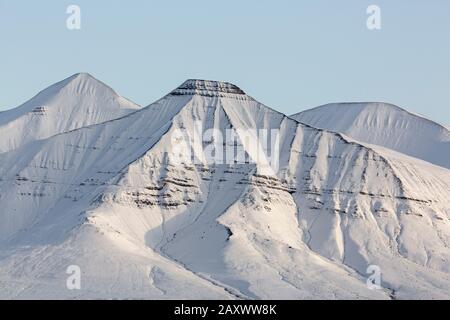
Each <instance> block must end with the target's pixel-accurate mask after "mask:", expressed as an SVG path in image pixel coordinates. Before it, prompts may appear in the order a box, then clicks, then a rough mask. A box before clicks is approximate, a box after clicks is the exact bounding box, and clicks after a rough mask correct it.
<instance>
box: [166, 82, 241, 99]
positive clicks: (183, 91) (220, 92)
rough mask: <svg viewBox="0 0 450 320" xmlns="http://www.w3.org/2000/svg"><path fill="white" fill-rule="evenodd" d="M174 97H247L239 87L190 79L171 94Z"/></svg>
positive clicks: (226, 83) (225, 83)
mask: <svg viewBox="0 0 450 320" xmlns="http://www.w3.org/2000/svg"><path fill="white" fill-rule="evenodd" d="M171 94H172V95H202V96H221V97H222V96H223V97H225V96H231V95H238V96H245V92H244V91H243V90H241V89H240V88H239V87H238V86H236V85H234V84H231V83H228V82H223V81H212V80H199V79H189V80H187V81H185V82H184V83H183V84H182V85H181V86H179V87H178V88H176V89H175V90H174V91H172V93H171Z"/></svg>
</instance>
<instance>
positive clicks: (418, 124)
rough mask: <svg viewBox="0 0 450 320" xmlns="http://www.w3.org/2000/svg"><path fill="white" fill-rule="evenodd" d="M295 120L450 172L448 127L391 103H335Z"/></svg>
mask: <svg viewBox="0 0 450 320" xmlns="http://www.w3.org/2000/svg"><path fill="white" fill-rule="evenodd" d="M292 118H294V119H296V120H298V121H300V122H302V123H305V124H308V125H311V126H313V127H316V128H322V129H325V130H330V131H334V132H340V133H343V134H345V135H347V136H349V137H351V138H353V139H355V140H358V141H361V142H367V143H370V144H375V145H380V146H383V147H386V148H390V149H393V150H396V151H399V152H402V153H405V154H407V155H411V156H413V157H417V158H419V159H423V160H425V161H428V162H431V163H434V164H437V165H439V166H442V167H445V168H447V169H450V131H449V130H448V128H447V127H445V126H443V125H440V124H438V123H436V122H433V121H431V120H428V119H426V118H424V117H422V116H419V115H416V114H413V113H410V112H408V111H406V110H403V109H401V108H399V107H397V106H395V105H392V104H387V103H332V104H327V105H324V106H321V107H317V108H314V109H310V110H306V111H303V112H300V113H298V114H295V115H293V116H292Z"/></svg>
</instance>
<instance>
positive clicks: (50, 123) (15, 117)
mask: <svg viewBox="0 0 450 320" xmlns="http://www.w3.org/2000/svg"><path fill="white" fill-rule="evenodd" d="M139 109H140V107H139V106H138V105H136V104H134V103H132V102H130V101H129V100H127V99H125V98H123V97H121V96H119V95H118V94H117V93H116V92H115V91H114V90H113V89H111V88H110V87H108V86H107V85H105V84H104V83H102V82H100V81H99V80H97V79H95V78H94V77H92V76H91V75H89V74H87V73H79V74H75V75H73V76H71V77H69V78H67V79H65V80H63V81H60V82H58V83H56V84H54V85H52V86H50V87H48V88H47V89H45V90H43V91H41V92H40V93H38V94H37V95H36V96H35V97H34V98H32V99H31V100H29V101H27V102H25V103H24V104H22V105H21V106H19V107H17V108H15V109H12V110H8V111H4V112H1V113H0V136H1V137H2V139H1V140H0V153H1V152H6V151H10V150H14V149H16V148H19V147H20V146H22V145H24V144H26V143H28V142H30V141H34V140H39V139H45V138H48V137H51V136H53V135H55V134H59V133H63V132H67V131H70V130H74V129H78V128H81V127H85V126H89V125H92V124H97V123H101V122H105V121H108V120H112V119H116V118H119V117H121V116H124V115H126V114H129V113H130V112H134V111H136V110H139Z"/></svg>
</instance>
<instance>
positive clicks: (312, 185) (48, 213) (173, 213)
mask: <svg viewBox="0 0 450 320" xmlns="http://www.w3.org/2000/svg"><path fill="white" fill-rule="evenodd" d="M197 121H199V122H201V124H202V126H203V127H204V128H205V129H208V128H216V129H219V130H220V131H222V132H223V131H224V130H225V129H229V128H240V129H251V128H253V129H261V128H265V129H279V130H280V140H279V141H280V148H279V149H274V148H270V149H271V150H269V152H273V153H274V154H276V155H278V156H279V159H280V160H279V167H280V170H279V171H277V172H274V173H270V172H268V171H267V170H266V169H267V168H266V167H264V166H263V164H261V163H260V162H257V163H252V162H251V161H248V163H247V162H243V163H239V162H238V163H234V162H231V164H220V163H216V164H210V163H209V162H207V161H206V159H205V157H204V155H203V154H202V153H201V145H202V143H201V141H200V142H199V141H198V140H197V139H194V138H195V129H194V126H196V125H197ZM180 130H182V131H183V132H185V134H186V135H187V136H188V137H189V139H192V141H191V142H190V146H188V145H185V144H174V143H173V142H177V141H179V138H180ZM224 134H225V133H224ZM217 137H218V136H217V135H214V136H213V137H211V139H210V141H211V143H215V142H216V141H218V139H217ZM227 143H229V142H227ZM256 143H257V142H256V141H254V138H253V137H251V136H250V137H243V136H241V133H240V131H238V141H237V143H236V145H237V146H236V147H237V148H243V149H244V150H245V151H246V152H247V153H248V154H249V156H251V157H253V156H254V152H255V151H254V149H253V148H251V146H252V145H255V144H256ZM216 145H219V146H221V144H216ZM232 145H234V143H232ZM188 148H189V149H191V148H192V149H193V152H194V156H195V158H196V159H197V162H196V163H195V164H193V163H191V162H190V161H185V162H184V163H183V164H180V163H179V157H178V156H179V155H183V154H187V153H188ZM0 177H1V180H0V207H1V208H2V209H1V211H0V221H2V223H1V224H0V287H1V288H2V290H0V298H4V299H28V298H44V299H47V298H57V299H92V298H106V299H111V298H135V299H173V298H183V299H184V298H191V299H195V298H198V299H408V298H412V299H424V298H444V299H448V298H450V274H449V272H450V220H449V219H450V197H449V194H448V190H450V171H449V170H447V169H445V168H442V167H438V166H434V165H431V164H429V163H426V162H423V161H419V160H416V159H414V158H410V157H406V156H404V155H401V154H398V153H393V152H391V151H389V150H385V149H382V150H381V149H380V150H375V149H371V148H368V147H365V146H362V145H360V144H358V143H355V142H351V141H348V140H347V139H346V138H344V137H343V136H341V135H339V134H336V133H331V132H327V131H324V130H319V129H315V128H313V127H309V126H307V125H303V124H301V123H299V122H297V121H295V120H293V119H291V118H288V117H286V116H285V115H283V114H281V113H279V112H276V111H274V110H272V109H270V108H268V107H266V106H264V105H262V104H261V103H259V102H257V101H255V100H254V99H253V98H251V97H249V96H247V95H246V94H245V93H243V92H242V91H241V90H240V89H239V88H237V87H235V86H233V85H231V84H228V83H222V82H212V81H202V80H189V81H187V82H186V83H184V84H183V85H181V86H180V87H179V88H177V89H176V90H175V91H173V92H172V93H170V94H169V95H167V96H165V97H164V98H162V99H161V100H159V101H157V102H156V103H154V104H152V105H150V106H148V107H147V108H144V109H141V110H139V111H137V112H135V113H132V114H129V115H127V116H125V117H122V118H120V119H117V120H113V121H109V122H105V123H102V124H97V125H93V126H89V127H85V128H80V129H78V130H74V131H71V132H67V133H63V134H59V135H56V136H54V137H51V138H49V139H46V140H40V141H35V142H31V143H29V144H28V145H26V146H23V147H20V148H18V149H16V150H14V151H11V152H6V153H3V154H0ZM70 265H77V266H79V267H80V269H81V271H82V278H81V290H68V289H67V288H66V280H67V278H68V275H67V274H66V270H67V267H68V266H70ZM370 265H376V266H379V267H380V270H381V272H382V283H381V286H382V288H381V289H379V290H370V289H369V288H368V287H367V285H366V279H367V277H368V275H367V274H366V271H367V268H368V266H370Z"/></svg>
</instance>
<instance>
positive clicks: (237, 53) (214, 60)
mask: <svg viewBox="0 0 450 320" xmlns="http://www.w3.org/2000/svg"><path fill="white" fill-rule="evenodd" d="M71 4H75V5H79V7H80V8H81V14H82V15H81V30H76V31H70V30H68V29H67V27H66V19H67V18H68V16H69V15H68V14H67V13H66V9H67V7H68V6H69V5H71ZM371 4H375V5H378V6H379V7H380V8H381V18H382V20H381V27H382V28H381V30H374V31H370V30H368V29H367V27H366V20H367V17H368V15H367V13H366V9H367V7H368V6H369V5H371ZM0 43H1V46H0V88H1V89H0V110H2V109H9V108H12V107H15V106H18V105H19V104H21V103H23V102H24V101H26V100H28V99H29V98H31V97H32V96H33V95H34V94H36V93H37V92H38V91H40V90H41V89H44V88H45V87H47V86H48V85H50V84H52V83H54V82H57V81H59V80H62V79H64V78H66V77H68V76H70V75H72V74H74V73H77V72H89V73H91V74H92V75H93V76H95V77H96V78H98V79H100V80H102V81H104V82H106V83H107V84H109V85H110V86H111V87H113V88H114V89H115V90H116V91H117V92H118V93H119V94H121V95H123V96H125V97H127V98H130V99H131V100H133V101H134V102H136V103H138V104H141V105H148V104H149V103H151V102H152V101H154V100H156V99H158V98H159V97H161V96H163V95H165V94H166V93H167V92H169V91H170V90H172V89H173V88H174V87H177V86H178V85H179V84H180V83H181V82H183V81H184V80H185V79H187V78H203V79H211V80H224V81H229V82H232V83H234V84H236V85H238V86H240V87H241V88H242V89H243V90H244V91H246V92H247V93H248V94H250V95H252V96H253V97H255V98H256V99H257V100H259V101H261V102H263V103H265V104H267V105H269V106H271V107H273V108H276V109H278V110H280V111H282V112H284V113H286V114H292V113H295V112H299V111H301V110H304V109H307V108H310V107H315V106H318V105H321V104H325V103H329V102H343V101H384V102H391V103H394V104H397V105H399V106H401V107H404V108H406V109H408V110H410V111H413V112H417V113H420V114H423V115H425V116H427V117H429V118H431V119H433V120H436V121H438V122H441V123H445V124H450V112H449V110H450V1H449V0H428V1H425V0H395V1H393V0H371V1H367V0H341V1H336V0H328V1H326V0H314V1H313V0H310V1H306V0H305V1H300V0H292V1H288V0H277V1H275V0H272V1H267V0H221V1H216V0H184V1H181V0H179V1H175V0H164V1H162V0H161V1H149V0H146V1H144V0H129V1H118V0H115V1H114V0H108V1H106V0H95V1H93V0H71V1H65V0H63V1H61V0H59V1H51V0H40V1H29V0H27V1H25V0H0Z"/></svg>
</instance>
